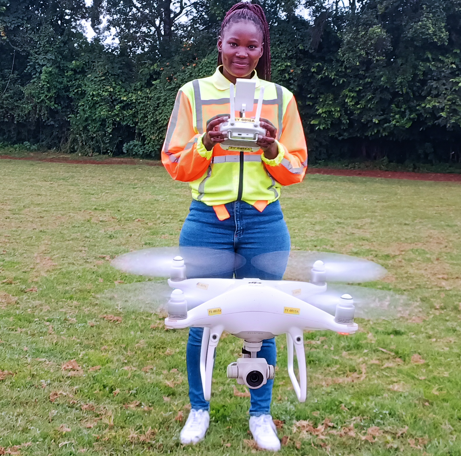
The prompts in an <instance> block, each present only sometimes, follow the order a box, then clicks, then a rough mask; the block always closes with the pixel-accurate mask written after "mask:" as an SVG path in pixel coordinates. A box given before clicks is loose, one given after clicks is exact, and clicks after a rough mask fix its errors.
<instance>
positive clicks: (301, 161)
mask: <svg viewBox="0 0 461 456" xmlns="http://www.w3.org/2000/svg"><path fill="white" fill-rule="evenodd" d="M252 79H253V80H254V81H256V94H255V96H256V99H257V98H258V97H259V90H260V88H261V87H264V100H263V107H262V112H261V118H264V119H267V120H269V121H270V122H272V124H273V125H274V126H275V127H276V128H277V145H278V155H277V156H276V157H275V158H274V159H273V160H269V159H267V158H266V157H264V154H263V151H262V150H261V149H260V150H259V151H257V152H245V151H240V152H239V151H230V150H225V149H223V148H222V147H221V146H220V145H219V144H216V145H215V146H214V147H213V149H212V150H210V151H208V150H207V149H206V148H205V146H204V145H203V142H202V137H203V135H204V133H205V132H206V126H207V122H208V121H209V120H210V119H212V118H214V117H215V116H217V115H220V114H225V115H229V112H230V102H229V86H230V82H229V81H228V80H227V79H226V78H225V77H224V75H223V74H222V73H221V71H220V68H217V69H216V72H215V73H214V75H213V76H211V77H208V78H203V79H196V80H194V81H192V82H188V83H187V84H185V85H184V86H183V87H182V88H181V89H180V90H179V92H178V94H177V96H176V102H175V105H174V109H173V113H172V114H171V118H170V122H169V125H168V130H167V135H166V138H165V142H164V144H163V149H162V163H163V165H164V166H165V168H166V170H167V171H168V173H169V174H170V175H171V177H173V179H175V180H179V181H182V182H189V183H190V187H191V190H192V198H194V199H195V200H197V201H201V202H203V203H205V204H207V205H208V206H213V207H214V209H215V212H216V214H217V216H218V218H220V219H221V220H223V219H225V218H228V215H227V210H226V209H225V206H224V205H225V204H227V203H230V202H233V201H237V200H242V201H245V202H246V203H249V204H251V205H253V206H254V207H255V208H256V209H258V210H259V211H261V212H262V211H263V210H264V208H265V207H266V206H267V204H269V203H272V202H274V201H276V200H277V199H278V198H279V197H280V188H281V187H282V186H285V185H291V184H296V183H298V182H301V181H302V180H303V178H304V176H305V174H306V170H307V146H306V140H305V137H304V132H303V128H302V124H301V119H300V117H299V113H298V108H297V105H296V101H295V99H294V97H293V94H292V93H291V92H290V91H288V90H287V89H285V88H284V87H282V86H279V85H277V84H274V83H272V82H268V81H264V80H262V79H259V78H258V76H257V74H256V72H255V74H254V76H253V77H252ZM256 102H257V100H255V103H256Z"/></svg>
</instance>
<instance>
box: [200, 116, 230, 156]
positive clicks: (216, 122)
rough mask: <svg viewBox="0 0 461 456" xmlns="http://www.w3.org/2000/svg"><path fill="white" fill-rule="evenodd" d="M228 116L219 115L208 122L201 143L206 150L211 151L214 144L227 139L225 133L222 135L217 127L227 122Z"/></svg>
mask: <svg viewBox="0 0 461 456" xmlns="http://www.w3.org/2000/svg"><path fill="white" fill-rule="evenodd" d="M228 120H229V116H227V115H221V116H217V117H216V118H214V119H213V120H212V121H210V122H208V124H207V126H206V133H205V134H204V135H203V138H202V142H203V145H204V146H205V148H206V150H211V149H213V147H214V146H215V145H216V144H219V143H222V142H223V141H224V140H226V139H227V133H222V132H221V131H220V130H219V126H220V125H221V124H222V123H224V122H227V121H228Z"/></svg>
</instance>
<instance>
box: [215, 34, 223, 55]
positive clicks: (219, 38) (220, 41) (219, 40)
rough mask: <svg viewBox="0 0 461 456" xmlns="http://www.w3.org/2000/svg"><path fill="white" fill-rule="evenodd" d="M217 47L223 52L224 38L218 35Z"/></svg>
mask: <svg viewBox="0 0 461 456" xmlns="http://www.w3.org/2000/svg"><path fill="white" fill-rule="evenodd" d="M216 47H217V48H218V51H219V52H222V38H221V37H220V36H218V42H217V44H216Z"/></svg>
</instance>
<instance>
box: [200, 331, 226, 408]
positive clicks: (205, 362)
mask: <svg viewBox="0 0 461 456" xmlns="http://www.w3.org/2000/svg"><path fill="white" fill-rule="evenodd" d="M223 330H224V328H223V327H222V326H216V327H214V328H211V329H210V328H203V336H202V348H201V350H200V376H201V377H202V388H203V396H204V397H205V400H206V401H209V400H210V397H211V380H212V378H213V367H214V357H215V353H216V347H217V346H218V342H219V339H220V337H221V334H222V332H223Z"/></svg>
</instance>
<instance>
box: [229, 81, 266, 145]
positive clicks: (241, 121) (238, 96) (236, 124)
mask: <svg viewBox="0 0 461 456" xmlns="http://www.w3.org/2000/svg"><path fill="white" fill-rule="evenodd" d="M255 91H256V82H255V81H253V80H251V79H237V81H236V85H235V87H234V84H232V83H231V84H230V118H229V120H228V121H227V122H225V123H222V124H221V125H220V130H221V131H222V132H224V133H227V139H226V140H225V141H224V142H222V143H221V147H222V148H223V149H225V150H236V151H250V152H256V151H258V150H259V149H260V147H259V146H258V145H257V144H256V141H257V140H258V136H265V135H266V130H265V129H264V128H262V127H261V126H260V117H261V109H262V105H263V98H264V87H261V88H260V90H259V98H258V105H257V108H256V115H255V117H254V118H252V117H246V113H247V112H252V111H253V107H254V96H255ZM235 111H239V112H240V113H241V114H240V115H241V116H240V117H235Z"/></svg>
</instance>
